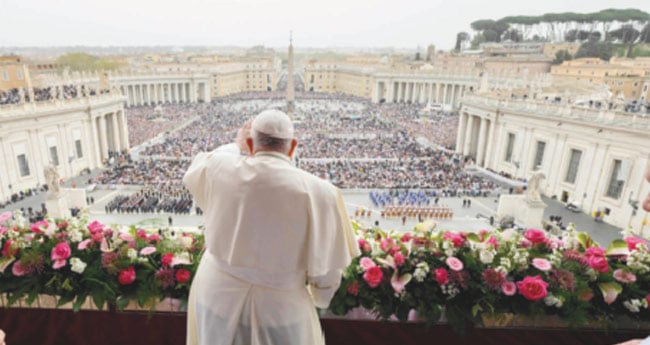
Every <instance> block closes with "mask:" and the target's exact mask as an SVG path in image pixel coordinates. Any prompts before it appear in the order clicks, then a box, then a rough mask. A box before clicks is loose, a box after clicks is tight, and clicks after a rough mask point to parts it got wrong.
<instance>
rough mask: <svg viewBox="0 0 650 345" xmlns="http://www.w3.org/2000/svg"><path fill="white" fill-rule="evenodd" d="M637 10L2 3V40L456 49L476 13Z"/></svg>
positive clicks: (190, 0)
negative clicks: (290, 40) (291, 34)
mask: <svg viewBox="0 0 650 345" xmlns="http://www.w3.org/2000/svg"><path fill="white" fill-rule="evenodd" d="M606 8H637V9H640V10H643V11H646V12H650V0H539V1H530V0H490V1H483V0H390V1H389V0H325V1H309V0H302V1H298V0H175V1H168V0H155V1H154V0H99V1H95V0H0V32H1V33H2V34H1V35H0V46H4V47H6V46H63V45H102V46H108V45H121V46H132V45H239V46H251V45H257V44H264V45H266V46H272V47H280V46H286V43H287V40H288V32H289V30H291V29H293V30H294V40H295V44H296V45H297V46H303V47H305V46H310V47H327V46H339V47H341V46H349V47H387V46H393V47H400V48H415V47H417V46H418V45H419V46H421V47H426V46H427V45H428V44H430V43H433V44H435V45H436V47H438V48H440V49H449V48H452V47H453V45H454V42H455V36H456V33H457V32H459V31H469V30H470V27H469V24H470V23H471V22H472V21H474V20H477V19H488V18H489V19H499V18H501V17H504V16H507V15H539V14H543V13H547V12H567V11H571V12H594V11H598V10H602V9H606Z"/></svg>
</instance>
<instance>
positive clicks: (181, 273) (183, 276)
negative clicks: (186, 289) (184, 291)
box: [176, 268, 192, 284]
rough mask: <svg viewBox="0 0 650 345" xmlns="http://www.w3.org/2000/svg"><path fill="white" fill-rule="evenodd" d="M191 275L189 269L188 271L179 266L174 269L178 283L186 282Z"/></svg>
mask: <svg viewBox="0 0 650 345" xmlns="http://www.w3.org/2000/svg"><path fill="white" fill-rule="evenodd" d="M191 277H192V272H190V271H188V270H186V269H184V268H179V269H178V270H177V271H176V281H177V282H178V283H179V284H185V283H187V282H188V281H189V280H190V278H191Z"/></svg>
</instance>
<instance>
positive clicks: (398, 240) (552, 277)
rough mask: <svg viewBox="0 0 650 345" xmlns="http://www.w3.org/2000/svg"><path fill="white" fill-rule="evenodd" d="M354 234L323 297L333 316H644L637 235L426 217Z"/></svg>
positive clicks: (649, 312)
mask: <svg viewBox="0 0 650 345" xmlns="http://www.w3.org/2000/svg"><path fill="white" fill-rule="evenodd" d="M357 233H358V242H359V243H358V244H359V247H360V249H361V252H362V255H361V256H360V257H358V258H355V259H354V260H353V262H352V264H351V265H350V266H349V267H348V268H347V269H346V270H345V271H344V274H343V278H342V282H341V287H340V288H339V290H338V291H337V293H336V295H335V296H334V299H333V300H332V303H331V304H330V309H331V311H332V312H333V313H335V314H338V315H344V314H346V313H347V312H348V311H350V310H351V309H353V308H357V307H363V308H365V309H367V310H370V311H371V312H373V313H375V314H376V315H377V317H378V318H380V319H388V318H390V317H392V316H395V317H397V318H398V319H399V320H407V319H408V316H409V313H410V312H411V311H412V310H414V311H416V312H417V316H418V317H419V318H420V319H423V320H424V321H426V322H427V323H435V322H437V321H438V320H440V317H441V315H442V313H443V311H444V315H445V317H446V319H447V321H448V322H449V323H450V324H451V325H452V327H454V328H455V329H456V330H459V331H462V330H463V329H464V327H465V326H466V325H467V324H468V323H473V324H481V322H482V320H483V317H485V316H495V315H499V314H505V313H512V314H517V315H526V316H531V317H536V316H541V315H557V316H558V317H559V318H560V319H561V320H563V321H565V322H566V323H567V324H568V325H569V326H576V327H578V326H583V325H586V324H587V323H589V322H592V321H605V322H607V321H613V319H614V318H615V317H616V316H620V315H627V316H629V317H631V318H632V319H636V320H648V319H650V309H649V308H648V306H649V304H650V274H649V272H650V252H648V243H647V242H646V241H645V240H642V239H639V238H636V237H626V238H625V239H621V240H616V241H614V242H613V243H612V244H611V245H609V247H608V248H607V249H605V248H601V247H599V246H598V245H597V244H596V243H594V242H593V241H592V240H591V239H590V237H589V236H588V235H587V234H586V233H580V232H577V231H576V230H575V229H574V228H573V227H569V229H568V230H567V231H565V232H564V233H563V235H562V237H561V238H559V237H555V236H551V235H549V234H548V233H546V232H545V231H543V230H537V229H528V230H527V231H525V232H523V233H519V232H517V231H515V230H514V229H509V230H505V231H500V230H495V231H487V230H484V231H480V232H478V233H463V232H445V231H442V232H438V231H436V229H435V223H427V224H419V225H418V226H416V228H415V231H414V233H413V234H411V233H401V234H397V233H390V232H385V231H381V230H364V229H360V228H359V227H358V226H357Z"/></svg>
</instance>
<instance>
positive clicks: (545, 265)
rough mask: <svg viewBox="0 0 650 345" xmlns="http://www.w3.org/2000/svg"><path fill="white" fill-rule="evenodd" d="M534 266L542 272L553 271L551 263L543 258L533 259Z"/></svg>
mask: <svg viewBox="0 0 650 345" xmlns="http://www.w3.org/2000/svg"><path fill="white" fill-rule="evenodd" d="M533 266H534V267H535V268H537V269H538V270H540V271H549V270H550V269H551V263H550V262H549V261H548V260H546V259H541V258H535V259H533Z"/></svg>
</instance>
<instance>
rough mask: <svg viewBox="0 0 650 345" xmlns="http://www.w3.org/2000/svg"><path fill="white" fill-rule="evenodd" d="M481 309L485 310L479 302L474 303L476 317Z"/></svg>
mask: <svg viewBox="0 0 650 345" xmlns="http://www.w3.org/2000/svg"><path fill="white" fill-rule="evenodd" d="M480 311H483V308H482V307H481V305H479V304H474V306H473V307H472V316H473V317H476V315H478V313H479V312H480Z"/></svg>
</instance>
